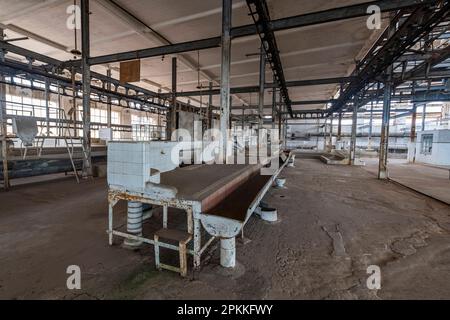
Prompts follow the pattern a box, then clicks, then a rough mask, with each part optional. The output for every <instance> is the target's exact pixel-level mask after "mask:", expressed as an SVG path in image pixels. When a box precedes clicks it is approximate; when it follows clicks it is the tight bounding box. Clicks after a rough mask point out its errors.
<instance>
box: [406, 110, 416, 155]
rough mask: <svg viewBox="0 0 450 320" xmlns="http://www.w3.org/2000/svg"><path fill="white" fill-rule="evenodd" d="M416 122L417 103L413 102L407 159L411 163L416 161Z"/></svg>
mask: <svg viewBox="0 0 450 320" xmlns="http://www.w3.org/2000/svg"><path fill="white" fill-rule="evenodd" d="M416 122H417V104H416V103H414V104H413V111H412V119H411V134H410V143H409V147H408V160H409V161H411V162H412V163H414V162H416Z"/></svg>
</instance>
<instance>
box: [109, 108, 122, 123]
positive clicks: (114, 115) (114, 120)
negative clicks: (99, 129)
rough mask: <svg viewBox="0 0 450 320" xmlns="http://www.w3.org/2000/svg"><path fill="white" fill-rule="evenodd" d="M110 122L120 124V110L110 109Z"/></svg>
mask: <svg viewBox="0 0 450 320" xmlns="http://www.w3.org/2000/svg"><path fill="white" fill-rule="evenodd" d="M111 124H117V125H120V112H117V111H111Z"/></svg>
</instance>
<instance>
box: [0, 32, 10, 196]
mask: <svg viewBox="0 0 450 320" xmlns="http://www.w3.org/2000/svg"><path fill="white" fill-rule="evenodd" d="M3 39H4V35H3V29H0V40H3ZM1 81H3V75H1V74H0V82H1ZM6 136H7V124H6V85H5V84H4V83H0V142H1V148H2V149H1V151H0V155H1V158H2V166H3V188H4V189H5V190H7V189H8V188H9V176H8V146H7V145H6V143H7V139H6Z"/></svg>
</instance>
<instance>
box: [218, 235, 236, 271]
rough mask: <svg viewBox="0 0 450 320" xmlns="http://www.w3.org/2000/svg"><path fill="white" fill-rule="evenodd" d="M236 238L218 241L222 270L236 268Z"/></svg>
mask: <svg viewBox="0 0 450 320" xmlns="http://www.w3.org/2000/svg"><path fill="white" fill-rule="evenodd" d="M235 239H236V238H234V237H233V238H228V239H220V265H221V266H222V267H224V268H234V267H235V266H236V240H235Z"/></svg>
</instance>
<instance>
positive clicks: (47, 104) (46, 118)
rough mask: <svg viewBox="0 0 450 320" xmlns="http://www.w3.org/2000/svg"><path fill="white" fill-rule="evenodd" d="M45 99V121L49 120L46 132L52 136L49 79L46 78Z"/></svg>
mask: <svg viewBox="0 0 450 320" xmlns="http://www.w3.org/2000/svg"><path fill="white" fill-rule="evenodd" d="M44 90H45V91H44V100H45V121H46V122H47V125H46V131H47V132H46V133H47V137H48V136H50V106H49V98H50V97H49V94H48V91H49V84H48V79H45V89H44Z"/></svg>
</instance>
